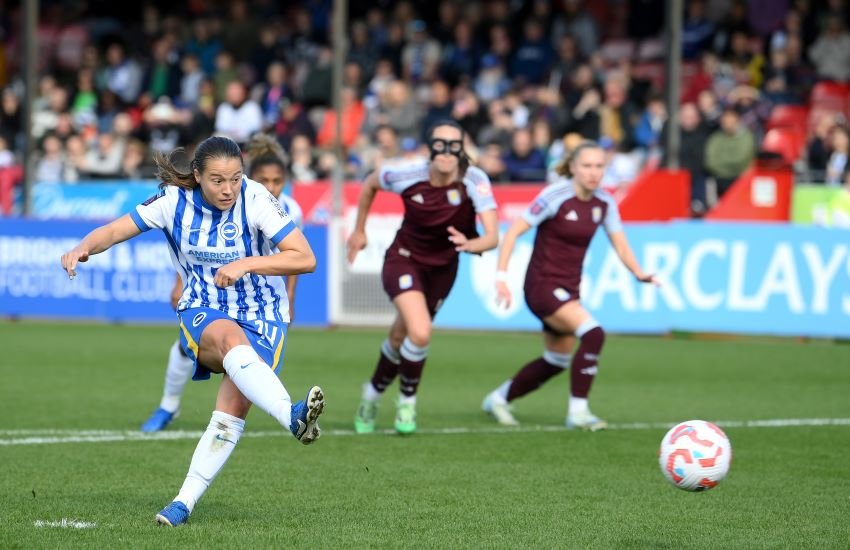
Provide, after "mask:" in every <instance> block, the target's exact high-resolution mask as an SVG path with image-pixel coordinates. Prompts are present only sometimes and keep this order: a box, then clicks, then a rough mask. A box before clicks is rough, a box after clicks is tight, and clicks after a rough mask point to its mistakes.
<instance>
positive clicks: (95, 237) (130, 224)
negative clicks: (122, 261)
mask: <svg viewBox="0 0 850 550" xmlns="http://www.w3.org/2000/svg"><path fill="white" fill-rule="evenodd" d="M139 233H141V230H139V228H138V226H137V225H136V222H134V221H133V218H131V217H130V215H129V214H125V215H123V216H121V217H120V218H118V219H117V220H115V221H113V222H110V223H108V224H106V225H102V226H100V227H98V228H97V229H95V230H94V231H92V232H91V233H89V234H88V235H86V236H85V237H83V240H82V241H80V244H78V245H77V246H75V247H74V248H72V249H71V250H69V251H68V252H66V253H64V254H62V269H64V270H65V272H66V273H68V277H70V278H71V279H73V278H74V277H76V276H77V263H78V262H85V261H88V259H89V256H93V255H95V254H100V253H101V252H103V251H105V250H108V249H109V248H111V247H112V246H114V245H116V244H118V243H121V242H124V241H126V240H127V239H131V238H133V237H135V236H136V235H138V234H139Z"/></svg>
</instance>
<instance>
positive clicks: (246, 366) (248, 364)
mask: <svg viewBox="0 0 850 550" xmlns="http://www.w3.org/2000/svg"><path fill="white" fill-rule="evenodd" d="M250 366H251V363H245V364H244V365H242V366H240V367H239V368H240V369H247V368H248V367H250Z"/></svg>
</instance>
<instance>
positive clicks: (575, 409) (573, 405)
mask: <svg viewBox="0 0 850 550" xmlns="http://www.w3.org/2000/svg"><path fill="white" fill-rule="evenodd" d="M589 411H590V409H589V408H588V405H587V398H586V397H575V396H574V395H571V396H570V409H569V415H570V416H573V415H576V414H584V413H587V412H589Z"/></svg>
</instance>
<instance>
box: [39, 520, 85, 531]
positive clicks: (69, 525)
mask: <svg viewBox="0 0 850 550" xmlns="http://www.w3.org/2000/svg"><path fill="white" fill-rule="evenodd" d="M33 525H34V526H36V527H60V528H63V529H91V528H92V527H97V523H92V522H90V521H77V520H74V519H68V518H62V519H61V520H59V521H47V520H43V519H37V520H35V521H34V522H33Z"/></svg>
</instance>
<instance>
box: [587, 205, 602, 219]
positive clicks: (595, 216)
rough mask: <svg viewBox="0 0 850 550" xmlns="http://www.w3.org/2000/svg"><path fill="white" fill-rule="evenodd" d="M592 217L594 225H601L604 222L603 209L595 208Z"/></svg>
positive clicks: (591, 213)
mask: <svg viewBox="0 0 850 550" xmlns="http://www.w3.org/2000/svg"><path fill="white" fill-rule="evenodd" d="M590 216H591V217H592V218H593V223H599V222H600V221H602V207H601V206H594V207H593V209H592V210H591V211H590Z"/></svg>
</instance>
